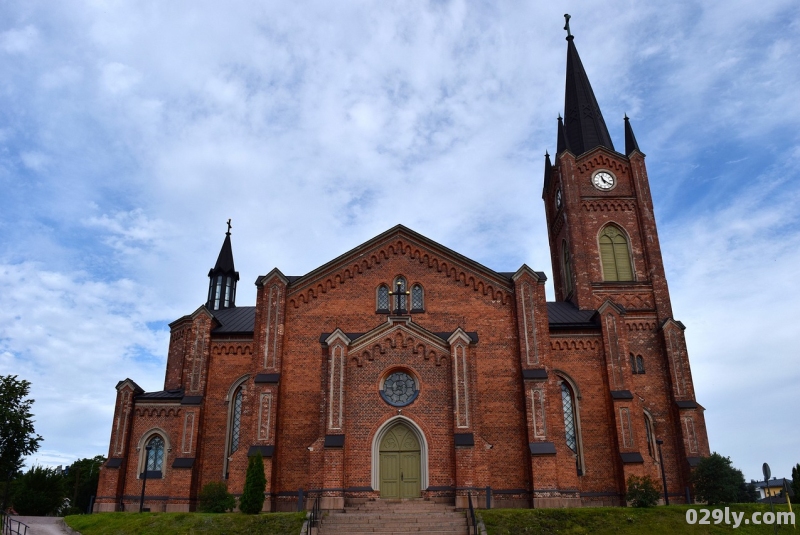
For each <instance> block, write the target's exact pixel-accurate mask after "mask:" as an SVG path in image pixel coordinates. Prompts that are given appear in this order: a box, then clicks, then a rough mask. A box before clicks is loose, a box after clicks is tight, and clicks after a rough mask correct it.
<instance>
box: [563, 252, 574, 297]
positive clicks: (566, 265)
mask: <svg viewBox="0 0 800 535" xmlns="http://www.w3.org/2000/svg"><path fill="white" fill-rule="evenodd" d="M561 262H562V273H563V274H564V297H565V298H566V297H569V295H570V294H571V293H572V266H571V265H570V264H571V263H570V258H569V249H568V248H567V241H566V240H563V241H562V242H561Z"/></svg>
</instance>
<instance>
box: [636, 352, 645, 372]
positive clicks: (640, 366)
mask: <svg viewBox="0 0 800 535" xmlns="http://www.w3.org/2000/svg"><path fill="white" fill-rule="evenodd" d="M636 373H644V359H643V358H642V356H641V355H636Z"/></svg>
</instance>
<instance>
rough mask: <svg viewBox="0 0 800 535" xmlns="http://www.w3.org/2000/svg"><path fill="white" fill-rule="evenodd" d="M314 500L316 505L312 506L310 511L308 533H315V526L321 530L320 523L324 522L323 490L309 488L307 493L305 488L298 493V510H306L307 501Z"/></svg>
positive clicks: (310, 534)
mask: <svg viewBox="0 0 800 535" xmlns="http://www.w3.org/2000/svg"><path fill="white" fill-rule="evenodd" d="M311 500H313V501H314V505H312V506H311V510H310V511H309V512H308V517H307V518H308V533H309V535H312V534H313V533H314V531H313V530H314V528H316V529H317V532H319V525H320V523H321V522H322V509H321V507H320V506H321V505H322V491H314V490H309V491H306V492H305V493H304V492H303V489H300V491H299V492H298V493H297V510H298V511H305V510H306V502H309V501H311Z"/></svg>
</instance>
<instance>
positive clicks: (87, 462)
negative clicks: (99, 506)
mask: <svg viewBox="0 0 800 535" xmlns="http://www.w3.org/2000/svg"><path fill="white" fill-rule="evenodd" d="M105 461H106V458H105V457H103V456H102V455H95V456H94V457H93V458H91V459H78V460H77V461H75V462H74V463H72V464H71V465H69V466H68V467H67V469H66V475H65V476H64V491H65V492H66V496H67V498H69V499H70V511H69V513H70V514H83V513H86V512H88V509H89V501H90V500H91V497H92V496H96V495H97V482H98V481H99V480H100V465H102V464H103V463H104V462H105ZM76 483H77V486H76Z"/></svg>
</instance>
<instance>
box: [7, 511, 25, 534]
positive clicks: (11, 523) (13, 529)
mask: <svg viewBox="0 0 800 535" xmlns="http://www.w3.org/2000/svg"><path fill="white" fill-rule="evenodd" d="M0 526H2V528H3V531H2V534H3V535H27V534H28V526H27V525H26V524H23V523H22V522H20V521H19V520H15V519H13V518H11V517H10V516H8V515H6V514H2V513H0Z"/></svg>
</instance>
